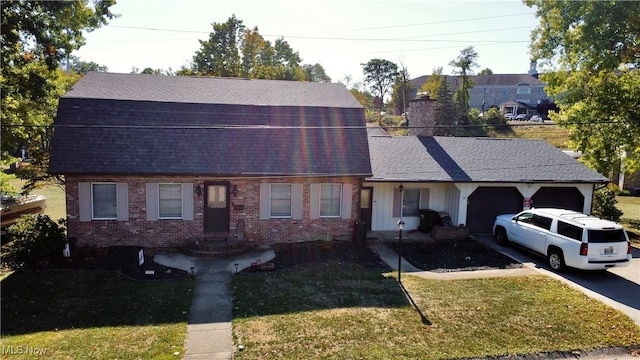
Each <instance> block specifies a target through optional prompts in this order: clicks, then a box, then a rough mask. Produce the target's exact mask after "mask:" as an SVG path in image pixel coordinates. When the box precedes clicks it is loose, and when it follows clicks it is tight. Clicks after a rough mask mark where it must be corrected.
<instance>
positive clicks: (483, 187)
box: [363, 135, 608, 233]
mask: <svg viewBox="0 0 640 360" xmlns="http://www.w3.org/2000/svg"><path fill="white" fill-rule="evenodd" d="M369 151H370V155H371V167H372V172H373V176H372V177H370V178H367V179H365V182H364V185H363V186H369V187H373V188H374V191H373V202H372V205H371V206H372V210H371V212H372V221H371V224H372V229H373V231H397V230H398V229H397V225H396V224H397V221H398V220H400V218H401V213H400V212H399V211H395V210H394V209H399V208H400V203H399V201H401V200H402V201H403V202H404V201H406V199H404V198H400V197H397V196H396V195H395V194H396V193H397V189H398V188H400V185H402V186H403V187H404V188H405V189H408V188H414V189H429V199H428V208H429V209H432V210H435V211H443V212H446V213H448V214H449V216H450V217H451V219H452V221H453V223H454V225H456V226H466V227H467V228H468V229H469V230H470V231H471V232H475V233H490V232H491V231H492V230H493V229H492V227H493V222H494V220H495V217H496V216H497V215H500V214H515V213H518V212H520V211H522V210H523V209H524V207H525V205H527V206H529V205H528V204H529V203H531V205H530V206H534V207H543V206H544V207H559V208H566V209H572V210H577V211H581V212H584V213H589V212H590V209H591V205H592V198H593V189H594V188H595V185H597V184H605V183H607V182H608V179H607V178H606V177H604V176H602V175H600V174H598V173H597V172H595V171H593V170H591V169H589V168H587V167H586V166H584V165H583V164H582V163H580V162H578V161H577V160H575V159H573V158H571V157H569V156H567V155H566V154H565V153H564V152H562V151H561V150H559V149H557V148H556V147H554V146H552V145H551V144H549V143H547V142H545V141H544V140H529V139H505V138H502V139H492V138H469V137H453V136H450V137H447V136H443V137H440V136H388V135H369ZM531 154H536V156H531ZM394 199H396V201H394ZM399 199H401V200H399ZM525 199H527V203H526V204H525ZM529 200H530V201H529ZM425 203H426V202H425V201H421V202H420V204H421V205H422V206H423V207H422V208H426V207H425V206H424V204H425ZM405 205H406V206H409V205H410V204H404V203H403V206H402V208H403V209H404V206H405ZM402 219H403V221H404V222H405V229H408V230H413V229H417V228H418V224H419V220H420V219H419V218H418V217H407V216H402Z"/></svg>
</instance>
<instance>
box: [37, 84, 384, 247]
mask: <svg viewBox="0 0 640 360" xmlns="http://www.w3.org/2000/svg"><path fill="white" fill-rule="evenodd" d="M49 171H50V172H51V173H54V174H60V175H64V176H65V180H66V199H67V212H68V214H67V219H68V235H69V237H71V238H76V239H77V241H78V243H79V245H93V246H98V247H105V246H112V245H139V246H148V247H172V246H180V245H183V244H185V242H187V241H188V240H189V239H194V238H195V239H197V238H211V237H215V238H225V239H226V238H229V239H232V240H233V239H248V240H250V241H254V242H255V243H257V244H265V243H274V242H287V241H303V240H315V239H326V238H346V237H350V236H351V234H352V230H353V223H354V220H355V219H356V217H357V215H358V209H359V189H360V186H361V183H362V181H363V179H364V178H365V177H366V176H370V175H371V167H370V162H369V153H368V147H367V135H366V127H365V118H364V110H363V108H362V106H361V105H360V104H359V103H358V101H356V99H355V98H354V97H353V96H352V95H351V93H350V92H349V91H348V90H347V89H346V88H345V87H344V86H343V85H341V84H330V83H310V82H287V81H268V80H249V79H237V78H235V79H231V78H200V77H181V76H160V75H139V74H110V73H89V74H87V75H86V76H85V77H84V78H82V79H81V80H80V81H79V82H78V83H77V84H75V85H74V87H73V88H72V89H71V90H70V91H69V92H68V93H67V94H66V95H65V96H63V97H62V98H61V99H60V104H59V108H58V114H57V118H56V121H55V132H54V135H53V139H52V150H51V161H50V168H49Z"/></svg>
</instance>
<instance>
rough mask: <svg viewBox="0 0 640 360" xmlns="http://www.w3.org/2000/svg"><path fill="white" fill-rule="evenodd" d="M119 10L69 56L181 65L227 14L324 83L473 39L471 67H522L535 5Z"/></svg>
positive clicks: (312, 4) (122, 3) (442, 54)
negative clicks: (316, 72)
mask: <svg viewBox="0 0 640 360" xmlns="http://www.w3.org/2000/svg"><path fill="white" fill-rule="evenodd" d="M111 9H112V12H113V13H116V14H120V17H118V18H116V19H113V20H111V21H110V22H109V25H106V26H103V27H101V28H99V29H97V30H94V31H92V32H89V33H86V45H85V46H83V47H82V48H81V49H80V50H78V51H76V52H75V53H74V54H73V55H75V56H78V57H79V58H80V59H81V60H83V61H87V62H88V61H93V62H95V63H98V64H100V65H104V66H107V68H108V71H109V72H117V73H129V72H131V71H132V69H133V68H134V67H135V68H138V71H142V70H143V69H145V68H152V69H162V70H167V69H169V68H171V69H173V71H176V70H178V69H180V67H182V66H186V67H189V64H190V62H191V60H192V59H193V56H194V54H195V53H196V51H198V50H199V48H200V43H199V40H207V39H208V38H209V34H210V33H211V32H212V31H213V26H212V24H213V23H224V22H226V21H227V20H228V19H229V18H230V17H231V16H232V15H234V14H235V16H236V18H237V19H239V20H242V22H243V24H244V25H245V26H246V27H247V28H254V27H258V31H259V33H260V34H261V35H262V36H263V37H264V38H265V39H266V40H269V41H271V43H272V44H273V43H274V41H275V40H276V39H278V38H283V39H284V40H286V41H287V42H288V43H289V45H290V46H291V48H292V49H293V50H294V51H297V52H298V53H299V55H300V57H301V58H302V60H303V61H302V63H303V64H315V63H319V64H320V65H322V67H323V68H324V69H325V72H326V73H327V75H329V77H331V79H332V81H333V82H338V81H340V82H342V83H346V84H348V85H349V84H350V85H353V84H356V83H358V82H361V81H362V78H363V75H362V65H361V64H363V63H367V62H368V61H369V60H371V59H386V60H389V61H392V62H394V63H396V64H398V65H399V66H400V67H405V68H406V69H407V70H408V72H409V75H410V78H416V77H419V76H422V75H429V74H431V73H432V72H433V70H434V69H435V68H437V67H443V73H444V74H451V73H452V67H451V66H450V65H449V62H450V61H451V60H453V59H455V58H456V57H457V56H458V55H459V54H460V51H461V50H462V49H464V48H465V47H468V46H473V47H474V48H475V50H476V52H477V53H478V64H479V65H480V67H479V68H477V69H475V71H476V72H477V71H480V70H481V69H484V68H490V69H491V70H493V72H494V73H495V74H523V73H527V71H528V70H529V64H530V59H531V57H530V55H529V40H530V33H531V30H533V29H534V28H535V27H536V26H537V25H538V24H539V20H538V19H537V18H536V17H535V9H534V8H529V7H527V6H526V5H524V4H523V3H522V1H521V0H498V1H488V0H467V1H462V0H388V1H386V0H316V1H305V0H255V1H249V0H230V1H227V0H209V1H205V0H117V3H116V5H114V6H112V7H111Z"/></svg>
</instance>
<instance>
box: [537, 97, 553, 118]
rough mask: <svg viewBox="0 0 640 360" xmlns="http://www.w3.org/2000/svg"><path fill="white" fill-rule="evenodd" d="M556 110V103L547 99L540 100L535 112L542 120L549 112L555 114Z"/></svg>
mask: <svg viewBox="0 0 640 360" xmlns="http://www.w3.org/2000/svg"><path fill="white" fill-rule="evenodd" d="M558 110H559V108H558V106H557V105H556V103H554V102H553V101H551V100H549V99H542V100H540V101H538V103H537V104H536V111H537V112H538V114H540V115H541V116H542V118H543V119H546V118H547V117H548V116H549V111H555V112H557V111H558Z"/></svg>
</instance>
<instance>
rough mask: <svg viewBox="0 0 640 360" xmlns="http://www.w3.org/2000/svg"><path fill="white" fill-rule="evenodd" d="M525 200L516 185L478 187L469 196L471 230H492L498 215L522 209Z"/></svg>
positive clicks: (482, 231)
mask: <svg viewBox="0 0 640 360" xmlns="http://www.w3.org/2000/svg"><path fill="white" fill-rule="evenodd" d="M523 201H524V197H523V196H522V194H520V191H518V189H517V188H515V187H482V186H481V187H478V188H477V189H476V190H475V191H474V192H473V193H472V194H471V195H469V198H468V205H467V227H468V228H469V230H470V231H471V232H478V233H488V232H491V231H492V227H493V221H494V219H495V218H496V216H497V215H500V214H513V213H517V212H520V211H522V203H523Z"/></svg>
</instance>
